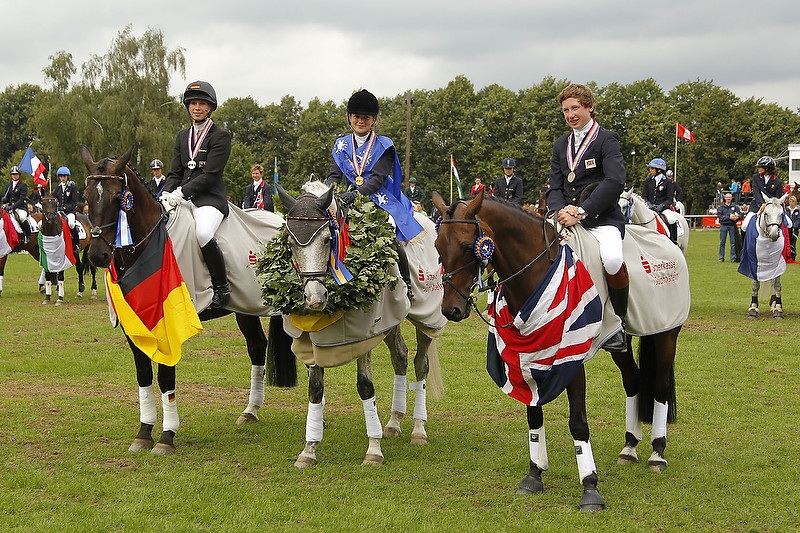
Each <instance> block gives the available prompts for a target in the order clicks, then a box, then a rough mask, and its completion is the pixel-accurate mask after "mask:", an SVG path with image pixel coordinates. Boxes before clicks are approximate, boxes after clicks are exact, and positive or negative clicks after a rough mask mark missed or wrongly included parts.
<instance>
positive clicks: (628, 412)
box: [625, 394, 642, 441]
mask: <svg viewBox="0 0 800 533" xmlns="http://www.w3.org/2000/svg"><path fill="white" fill-rule="evenodd" d="M625 431H627V432H628V433H630V434H631V435H633V436H634V437H636V440H640V441H641V440H642V422H641V421H640V420H639V395H638V394H637V395H635V396H628V397H627V398H625Z"/></svg>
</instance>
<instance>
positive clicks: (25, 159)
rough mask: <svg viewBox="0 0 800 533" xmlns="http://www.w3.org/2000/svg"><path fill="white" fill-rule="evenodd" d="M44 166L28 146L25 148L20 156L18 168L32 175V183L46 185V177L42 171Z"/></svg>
mask: <svg viewBox="0 0 800 533" xmlns="http://www.w3.org/2000/svg"><path fill="white" fill-rule="evenodd" d="M46 168H47V167H45V166H44V163H42V162H41V161H39V158H38V157H36V154H34V153H33V150H32V149H31V147H30V146H28V149H27V150H25V155H23V156H22V161H21V162H20V164H19V169H20V170H21V171H23V172H27V173H28V174H30V175H31V176H33V183H34V185H42V186H44V185H47V178H46V177H45V176H44V171H45V169H46Z"/></svg>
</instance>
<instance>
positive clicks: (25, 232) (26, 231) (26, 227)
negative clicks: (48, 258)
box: [19, 218, 31, 244]
mask: <svg viewBox="0 0 800 533" xmlns="http://www.w3.org/2000/svg"><path fill="white" fill-rule="evenodd" d="M19 225H20V226H21V227H22V238H23V239H25V243H26V244H27V243H29V242H31V223H30V222H28V219H27V218H26V219H25V220H23V221H22V222H20V223H19Z"/></svg>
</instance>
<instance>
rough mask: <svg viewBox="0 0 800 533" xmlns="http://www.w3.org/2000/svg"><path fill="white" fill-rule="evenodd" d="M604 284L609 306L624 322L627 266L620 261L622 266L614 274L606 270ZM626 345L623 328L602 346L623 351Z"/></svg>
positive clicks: (610, 349) (627, 285)
mask: <svg viewBox="0 0 800 533" xmlns="http://www.w3.org/2000/svg"><path fill="white" fill-rule="evenodd" d="M606 284H607V285H608V299H609V300H611V307H612V308H613V309H614V314H616V315H617V316H618V317H619V318H620V320H621V321H622V323H623V324H624V323H625V315H627V314H628V289H629V286H630V280H629V278H628V267H627V266H626V265H625V263H622V268H620V269H619V272H617V273H616V274H613V275H612V274H609V273H608V272H606ZM627 347H628V344H627V338H626V335H625V330H624V328H623V330H622V331H619V332H617V333H616V334H615V335H614V336H613V337H611V338H610V339H609V340H608V341H606V343H605V344H604V345H603V348H604V349H606V350H609V351H612V352H618V351H624V350H626V349H627Z"/></svg>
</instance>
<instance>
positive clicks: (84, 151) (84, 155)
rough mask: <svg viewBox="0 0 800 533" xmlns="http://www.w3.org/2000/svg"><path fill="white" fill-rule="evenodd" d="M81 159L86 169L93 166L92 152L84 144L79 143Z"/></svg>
mask: <svg viewBox="0 0 800 533" xmlns="http://www.w3.org/2000/svg"><path fill="white" fill-rule="evenodd" d="M81 159H82V160H83V164H84V165H86V170H88V171H90V172H91V170H92V168H94V165H95V160H94V157H93V156H92V152H90V151H89V149H88V148H87V147H86V146H85V145H83V144H82V145H81Z"/></svg>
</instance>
